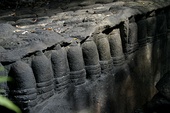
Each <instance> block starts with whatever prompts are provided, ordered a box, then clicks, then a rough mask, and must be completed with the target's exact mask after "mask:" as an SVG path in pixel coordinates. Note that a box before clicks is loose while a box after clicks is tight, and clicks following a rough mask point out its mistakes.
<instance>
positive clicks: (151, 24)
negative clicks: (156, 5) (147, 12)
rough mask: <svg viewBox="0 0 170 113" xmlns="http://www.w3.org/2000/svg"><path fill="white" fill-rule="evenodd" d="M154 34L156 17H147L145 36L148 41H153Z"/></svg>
mask: <svg viewBox="0 0 170 113" xmlns="http://www.w3.org/2000/svg"><path fill="white" fill-rule="evenodd" d="M155 35H156V17H155V16H153V17H148V18H147V38H148V41H149V42H152V41H154V38H155Z"/></svg>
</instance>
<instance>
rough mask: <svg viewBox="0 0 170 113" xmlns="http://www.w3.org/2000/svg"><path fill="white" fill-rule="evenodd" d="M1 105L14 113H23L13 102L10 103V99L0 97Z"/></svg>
mask: <svg viewBox="0 0 170 113" xmlns="http://www.w3.org/2000/svg"><path fill="white" fill-rule="evenodd" d="M0 105H1V106H4V107H6V108H8V109H10V110H12V111H15V112H16V113H21V110H20V109H19V108H18V106H16V105H15V104H14V103H13V102H12V101H10V100H9V99H8V98H6V97H3V96H1V95H0Z"/></svg>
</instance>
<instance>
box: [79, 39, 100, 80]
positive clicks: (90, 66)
mask: <svg viewBox="0 0 170 113" xmlns="http://www.w3.org/2000/svg"><path fill="white" fill-rule="evenodd" d="M82 50H83V58H84V63H85V68H86V73H87V78H90V79H91V80H95V79H96V78H98V77H100V74H101V67H100V64H99V55H98V51H97V46H96V44H95V43H94V41H93V40H92V39H88V40H86V41H85V42H84V43H83V44H82Z"/></svg>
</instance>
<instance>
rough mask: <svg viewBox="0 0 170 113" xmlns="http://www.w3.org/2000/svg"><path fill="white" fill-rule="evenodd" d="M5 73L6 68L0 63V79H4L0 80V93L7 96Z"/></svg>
mask: <svg viewBox="0 0 170 113" xmlns="http://www.w3.org/2000/svg"><path fill="white" fill-rule="evenodd" d="M7 77H8V76H7V73H6V70H5V68H4V66H3V65H2V64H1V63H0V79H3V80H4V81H2V82H0V89H1V91H0V94H1V95H3V96H7V92H6V90H7V89H8V86H7Z"/></svg>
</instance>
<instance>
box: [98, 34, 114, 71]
mask: <svg viewBox="0 0 170 113" xmlns="http://www.w3.org/2000/svg"><path fill="white" fill-rule="evenodd" d="M96 45H97V49H98V53H99V59H100V65H101V70H102V73H111V72H112V71H113V60H112V57H111V54H110V46H109V41H108V39H107V35H105V34H102V33H100V34H98V39H97V44H96Z"/></svg>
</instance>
